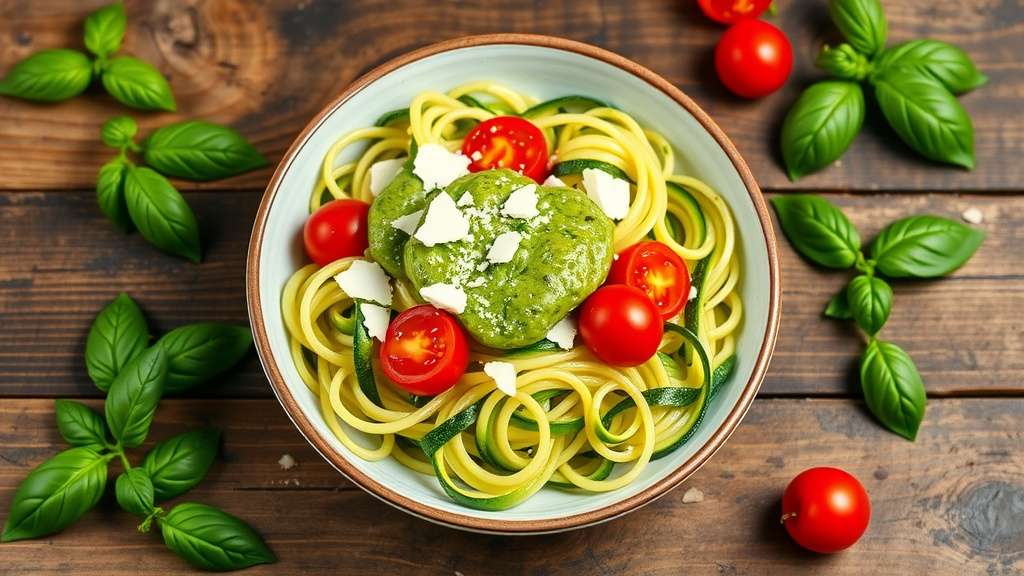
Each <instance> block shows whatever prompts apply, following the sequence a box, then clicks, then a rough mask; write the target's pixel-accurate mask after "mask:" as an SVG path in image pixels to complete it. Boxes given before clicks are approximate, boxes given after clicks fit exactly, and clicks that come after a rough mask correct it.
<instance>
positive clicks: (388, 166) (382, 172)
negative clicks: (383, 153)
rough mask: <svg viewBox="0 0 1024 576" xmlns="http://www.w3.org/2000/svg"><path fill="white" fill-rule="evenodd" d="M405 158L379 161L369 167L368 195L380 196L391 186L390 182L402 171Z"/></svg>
mask: <svg viewBox="0 0 1024 576" xmlns="http://www.w3.org/2000/svg"><path fill="white" fill-rule="evenodd" d="M405 161H406V159H405V158H395V159H394V160H381V161H380V162H374V163H373V165H371V166H370V193H371V194H373V195H374V196H376V195H378V194H380V193H381V192H383V191H384V189H385V188H387V187H388V184H391V181H392V180H394V179H395V176H398V173H399V172H401V171H402V166H404V165H405Z"/></svg>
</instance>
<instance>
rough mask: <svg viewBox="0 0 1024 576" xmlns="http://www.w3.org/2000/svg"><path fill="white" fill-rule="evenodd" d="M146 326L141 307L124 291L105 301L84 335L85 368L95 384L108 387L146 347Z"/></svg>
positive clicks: (101, 388) (104, 387) (147, 334)
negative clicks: (85, 335)
mask: <svg viewBox="0 0 1024 576" xmlns="http://www.w3.org/2000/svg"><path fill="white" fill-rule="evenodd" d="M148 340H149V328H148V327H147V326H146V319H145V318H144V317H143V316H142V310H139V306H138V305H137V304H135V301H134V300H132V299H131V298H130V297H129V296H128V295H127V294H125V293H123V292H122V293H121V294H120V295H118V297H117V298H114V300H113V301H111V302H110V304H107V305H106V306H105V307H104V308H103V310H100V313H99V314H97V315H96V319H95V320H93V321H92V326H90V327H89V335H88V336H87V337H86V339H85V369H86V371H87V372H88V373H89V378H91V379H92V381H93V382H94V383H95V384H96V387H97V388H99V389H100V390H103V391H104V392H106V391H107V389H109V388H110V383H111V382H113V381H114V379H115V378H116V377H117V375H118V374H120V373H121V371H122V370H123V369H124V367H125V366H126V365H127V364H128V363H129V362H131V361H132V360H133V359H135V358H136V357H137V356H138V355H139V354H141V353H142V351H143V350H145V349H146V342H147V341H148Z"/></svg>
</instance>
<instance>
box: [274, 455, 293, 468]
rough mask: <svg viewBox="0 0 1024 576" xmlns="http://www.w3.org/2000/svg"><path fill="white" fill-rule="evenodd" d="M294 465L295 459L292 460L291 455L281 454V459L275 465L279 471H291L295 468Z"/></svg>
mask: <svg viewBox="0 0 1024 576" xmlns="http://www.w3.org/2000/svg"><path fill="white" fill-rule="evenodd" d="M295 464H296V462H295V458H293V457H292V455H291V454H282V455H281V457H280V458H278V459H277V465H278V466H280V467H281V470H291V469H292V468H295Z"/></svg>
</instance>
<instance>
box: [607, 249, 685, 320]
mask: <svg viewBox="0 0 1024 576" xmlns="http://www.w3.org/2000/svg"><path fill="white" fill-rule="evenodd" d="M608 283H609V284H627V285H629V286H633V287H635V288H639V289H640V290H643V292H644V293H645V294H647V297H648V298H650V299H651V302H654V305H655V306H657V307H658V311H659V312H661V317H662V318H663V319H665V320H668V319H669V318H672V317H673V316H675V315H677V314H679V312H680V311H682V309H683V307H684V306H685V305H686V301H687V300H688V299H689V296H690V271H689V270H687V268H686V263H685V262H683V259H682V258H680V257H679V255H678V254H676V253H675V251H674V250H672V249H671V248H669V247H668V246H666V245H665V244H662V243H661V242H655V241H653V240H650V241H644V242H639V243H637V244H633V245H632V246H630V247H629V248H626V249H625V250H623V251H622V252H620V253H619V257H618V259H616V260H615V261H614V262H612V269H611V272H609V273H608Z"/></svg>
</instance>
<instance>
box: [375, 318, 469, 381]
mask: <svg viewBox="0 0 1024 576" xmlns="http://www.w3.org/2000/svg"><path fill="white" fill-rule="evenodd" d="M380 366H381V370H382V371H383V372H384V375H385V376H387V377H388V379H390V380H391V381H392V382H394V383H395V384H397V385H398V386H399V387H400V388H402V389H403V390H406V391H408V392H410V393H412V394H416V395H418V396H436V395H437V394H440V393H441V392H444V391H445V390H447V389H449V388H451V387H452V386H454V385H455V383H456V382H458V381H459V378H462V375H463V374H465V373H466V367H467V366H469V342H468V340H467V339H466V334H465V332H463V330H462V326H460V325H459V323H458V321H457V320H455V317H454V316H452V315H451V314H449V313H448V312H445V311H444V310H439V309H437V308H434V307H433V306H431V305H429V304H424V305H421V306H414V307H412V308H409V309H408V310H406V311H404V312H402V313H401V314H399V315H398V317H397V318H395V319H394V320H392V321H391V324H390V325H388V331H387V334H386V335H385V337H384V344H382V345H381V347H380Z"/></svg>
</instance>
